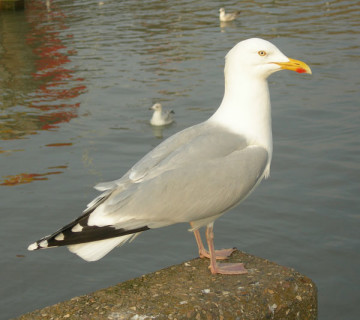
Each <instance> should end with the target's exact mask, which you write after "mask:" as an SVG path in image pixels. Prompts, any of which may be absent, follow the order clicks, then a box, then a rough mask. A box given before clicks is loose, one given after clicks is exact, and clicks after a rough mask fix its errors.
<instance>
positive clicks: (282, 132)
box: [0, 0, 360, 320]
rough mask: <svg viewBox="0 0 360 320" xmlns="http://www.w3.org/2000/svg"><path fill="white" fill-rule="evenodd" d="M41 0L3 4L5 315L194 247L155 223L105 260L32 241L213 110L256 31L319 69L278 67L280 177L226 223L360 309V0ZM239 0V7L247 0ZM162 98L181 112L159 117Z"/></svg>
mask: <svg viewBox="0 0 360 320" xmlns="http://www.w3.org/2000/svg"><path fill="white" fill-rule="evenodd" d="M48 3H49V6H48V7H47V6H46V2H45V1H40V0H33V1H29V3H28V7H27V9H26V10H25V11H24V12H1V15H0V92H1V95H0V139H1V144H0V179H1V180H0V192H1V211H0V215H1V224H0V237H1V238H0V239H1V241H0V252H1V261H0V278H1V287H0V297H1V299H0V309H1V318H4V319H7V318H10V317H14V316H17V315H20V314H22V313H24V312H27V311H31V310H33V309H36V308H41V307H44V306H46V305H49V304H54V303H56V302H58V301H62V300H65V299H69V298H71V297H73V296H76V295H80V294H84V293H88V292H90V291H93V290H96V289H100V288H103V287H107V286H109V285H112V284H115V283H118V282H121V281H124V280H127V279H130V278H133V277H136V276H139V275H141V274H144V273H148V272H151V271H154V270H157V269H159V268H163V267H166V266H169V265H172V264H176V263H180V262H182V261H184V260H187V259H190V258H193V257H195V256H196V245H195V242H194V239H193V237H192V235H191V234H189V233H188V232H187V228H188V226H185V225H176V226H171V227H168V228H164V229H161V230H153V231H149V232H146V233H144V234H142V235H141V237H139V238H137V239H136V241H134V242H133V243H132V244H130V245H126V246H124V247H122V248H121V249H116V250H114V251H113V252H112V253H111V254H110V255H108V256H106V257H105V258H104V259H102V260H101V261H99V262H96V263H86V262H84V261H82V260H80V259H79V258H77V257H76V256H75V255H72V254H70V253H69V252H68V251H67V250H66V249H54V250H44V251H41V252H33V253H30V252H28V251H26V247H27V245H28V244H29V243H30V242H33V241H34V240H36V239H38V238H39V237H41V236H43V235H46V234H48V233H50V232H52V231H54V230H55V229H57V228H58V227H61V226H63V225H64V224H65V223H67V222H69V221H70V220H71V219H73V218H74V217H76V216H78V215H79V214H80V213H81V211H82V210H83V208H84V206H85V204H86V203H87V202H89V200H91V198H92V197H94V196H95V195H96V192H95V191H94V190H93V189H92V186H93V185H94V184H96V183H97V182H99V181H104V180H111V179H115V178H118V177H120V176H121V175H122V174H123V173H124V172H125V171H126V170H127V169H128V168H129V167H130V166H131V165H132V164H133V163H134V162H135V161H136V160H138V159H139V158H140V157H141V156H142V155H144V154H145V153H146V152H147V151H149V150H150V149H152V148H153V147H154V146H156V145H157V144H158V143H159V142H160V141H162V140H161V139H163V138H166V137H168V136H170V135H171V134H173V133H175V132H177V131H179V130H181V129H183V128H185V127H188V126H190V125H193V124H195V123H198V122H200V121H203V120H205V119H206V118H208V117H209V116H210V115H211V114H212V112H213V111H214V110H215V109H216V108H217V106H218V105H219V103H220V101H221V98H222V94H223V63H224V61H223V58H224V55H225V54H226V52H227V51H228V50H229V49H230V48H231V47H232V46H233V45H234V44H236V43H237V42H239V41H240V40H243V39H245V38H249V37H253V36H258V37H262V38H265V39H268V40H271V41H272V42H273V43H275V44H276V45H277V46H278V47H279V48H281V50H282V51H283V52H284V53H285V54H287V55H288V56H290V57H292V58H297V59H300V60H304V61H306V62H307V63H308V64H309V65H310V66H311V68H312V70H313V75H312V76H311V77H310V76H303V75H298V74H295V73H291V72H281V73H277V74H276V75H273V76H272V77H271V78H270V90H271V96H272V105H273V133H274V158H273V163H272V172H271V179H269V180H267V181H265V182H264V183H262V185H261V186H260V187H259V188H258V189H257V190H256V191H255V192H254V193H253V194H252V196H251V197H250V198H248V199H247V200H246V201H245V202H244V203H243V204H242V205H241V206H240V207H238V208H236V209H234V210H232V212H230V213H228V214H227V215H225V216H224V217H223V218H221V219H220V220H218V221H217V223H216V224H215V235H216V241H215V243H216V245H217V246H218V247H229V246H237V247H238V248H239V249H241V250H244V251H247V252H249V253H252V254H255V255H258V256H262V257H264V258H267V259H270V260H273V261H275V262H277V263H279V264H283V265H286V266H290V267H293V268H295V269H297V270H298V271H300V272H302V273H304V274H306V275H307V276H309V277H310V278H312V279H313V280H314V281H315V282H316V284H317V286H318V289H319V318H320V319H330V320H331V319H333V320H336V319H357V318H358V314H359V307H358V301H359V299H360V289H359V288H360V281H359V279H360V277H359V267H360V253H359V252H360V251H359V249H360V239H359V224H360V221H359V217H360V214H359V209H360V201H359V169H360V168H359V167H360V165H359V163H360V148H359V136H360V126H359V119H360V118H359V116H360V108H359V107H360V105H359V101H360V94H359V86H360V80H359V79H360V77H359V71H360V67H359V66H360V54H359V53H360V51H359V46H360V36H359V35H360V19H359V13H360V4H359V2H358V1H291V2H290V1H242V2H241V5H238V4H237V2H235V1H234V2H232V1H222V2H221V6H224V7H225V8H227V9H229V10H231V9H232V10H235V9H239V8H240V9H241V10H242V13H241V17H240V19H239V20H237V21H235V22H233V23H230V24H227V25H220V24H219V22H218V17H217V15H218V9H219V6H220V2H218V1H181V2H179V1H146V2H145V1H106V0H105V1H103V4H102V5H101V4H99V3H98V2H96V1H69V0H60V1H48ZM239 6H240V7H239ZM156 101H160V102H162V103H163V105H164V106H165V107H166V108H171V109H173V110H175V116H176V123H174V124H173V125H171V126H169V127H166V128H165V129H163V130H154V129H152V128H151V127H150V125H149V124H148V120H149V118H150V111H149V110H148V107H150V106H151V105H152V104H153V103H154V102H156Z"/></svg>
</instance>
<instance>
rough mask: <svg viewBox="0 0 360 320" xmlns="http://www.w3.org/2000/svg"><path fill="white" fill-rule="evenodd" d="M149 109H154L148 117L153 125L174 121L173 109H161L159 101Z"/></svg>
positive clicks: (163, 124)
mask: <svg viewBox="0 0 360 320" xmlns="http://www.w3.org/2000/svg"><path fill="white" fill-rule="evenodd" d="M149 110H154V113H153V115H152V117H151V119H150V124H151V125H153V126H165V125H167V124H170V123H172V122H173V121H174V119H173V116H172V115H173V114H174V111H173V110H168V111H163V109H162V105H161V104H160V103H155V104H154V105H153V106H152V107H150V108H149Z"/></svg>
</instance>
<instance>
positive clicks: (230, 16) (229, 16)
mask: <svg viewBox="0 0 360 320" xmlns="http://www.w3.org/2000/svg"><path fill="white" fill-rule="evenodd" d="M240 12H241V11H234V12H232V13H225V9H224V8H220V9H219V19H220V21H221V22H230V21H233V20H235V19H236V18H237V17H238V16H239V14H240Z"/></svg>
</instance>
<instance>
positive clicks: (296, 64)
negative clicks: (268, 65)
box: [274, 58, 312, 74]
mask: <svg viewBox="0 0 360 320" xmlns="http://www.w3.org/2000/svg"><path fill="white" fill-rule="evenodd" d="M274 63H275V64H278V65H279V66H280V67H281V69H285V70H292V71H295V72H298V73H308V74H311V73H312V72H311V69H310V67H309V66H308V65H307V64H306V63H305V62H302V61H300V60H295V59H291V58H289V61H288V62H274Z"/></svg>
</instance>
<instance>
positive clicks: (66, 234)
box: [28, 213, 149, 261]
mask: <svg viewBox="0 0 360 320" xmlns="http://www.w3.org/2000/svg"><path fill="white" fill-rule="evenodd" d="M88 218H89V213H86V214H84V215H83V216H81V217H79V218H78V219H76V220H74V221H72V222H71V223H69V224H68V225H66V226H64V227H63V228H61V229H60V230H58V231H56V232H54V233H53V234H51V235H49V236H46V237H43V238H41V239H40V240H38V241H36V242H34V243H32V244H30V245H29V247H28V250H30V251H33V250H38V249H47V248H52V247H60V246H68V249H69V250H70V251H71V252H73V253H75V254H77V255H78V256H80V257H81V258H83V259H84V260H87V261H96V260H99V259H101V258H102V257H103V256H105V255H106V254H107V253H109V252H110V251H111V250H112V249H114V248H115V247H116V246H119V245H122V244H124V243H125V242H127V241H129V240H132V239H133V238H135V237H136V236H137V235H138V234H139V233H141V232H142V231H146V230H149V227H147V226H143V227H138V228H133V229H132V228H130V229H125V228H115V227H114V226H103V227H101V226H100V227H99V226H89V225H87V222H88Z"/></svg>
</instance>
